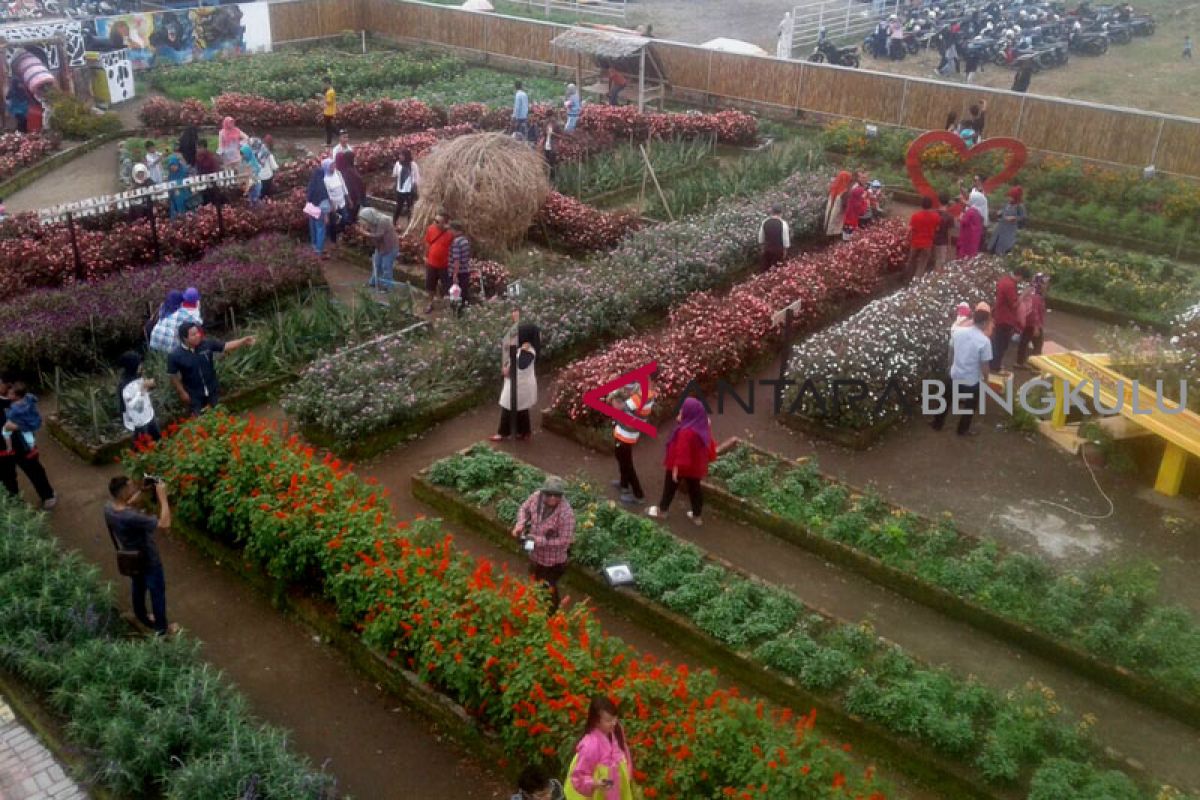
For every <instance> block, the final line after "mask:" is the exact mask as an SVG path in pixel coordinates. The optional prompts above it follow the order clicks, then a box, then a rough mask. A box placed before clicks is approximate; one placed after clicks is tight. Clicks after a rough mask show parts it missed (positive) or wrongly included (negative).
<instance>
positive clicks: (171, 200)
mask: <svg viewBox="0 0 1200 800" xmlns="http://www.w3.org/2000/svg"><path fill="white" fill-rule="evenodd" d="M166 164H167V184H168V186H170V189H169V190H168V192H167V210H168V211H169V213H170V215H171V219H175V217H178V216H179V215H180V214H184V213H186V212H187V210H188V205H189V204H190V203H191V202H192V190H191V189H189V188H188V187H186V186H184V185H183V179H184V178H186V177H187V176H188V168H187V164H185V163H184V161H183V157H182V156H181V155H180V154H179V153H171V155H169V156H167V161H166Z"/></svg>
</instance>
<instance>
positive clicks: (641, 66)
mask: <svg viewBox="0 0 1200 800" xmlns="http://www.w3.org/2000/svg"><path fill="white" fill-rule="evenodd" d="M645 110H646V45H642V49H641V52H640V55H639V56H638V113H639V114H640V113H642V112H643V111H645ZM657 182H658V181H655V183H657Z"/></svg>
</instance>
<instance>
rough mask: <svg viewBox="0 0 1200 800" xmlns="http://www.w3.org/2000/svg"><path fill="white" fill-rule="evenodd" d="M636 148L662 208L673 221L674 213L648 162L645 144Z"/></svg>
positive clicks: (652, 167)
mask: <svg viewBox="0 0 1200 800" xmlns="http://www.w3.org/2000/svg"><path fill="white" fill-rule="evenodd" d="M638 150H640V151H641V152H642V163H643V164H645V165H646V169H647V170H648V171H649V172H650V179H651V180H653V181H654V188H655V190H656V191H657V192H658V199H659V200H661V201H662V204H663V208H664V209H666V212H667V218H668V219H670V220H671V222H674V221H675V215H674V214H672V213H671V205H670V204H669V203H668V202H667V196H666V195H665V194H664V193H663V190H662V186H661V185H660V184H659V182H658V176H657V175H655V174H654V165H653V164H651V163H650V156H648V155H646V145H644V144H639V145H638Z"/></svg>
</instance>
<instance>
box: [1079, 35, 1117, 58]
mask: <svg viewBox="0 0 1200 800" xmlns="http://www.w3.org/2000/svg"><path fill="white" fill-rule="evenodd" d="M1070 50H1071V52H1072V53H1078V54H1079V55H1083V56H1102V55H1104V54H1105V53H1107V52H1108V36H1107V34H1104V33H1077V34H1075V35H1074V36H1072V37H1071V43H1070Z"/></svg>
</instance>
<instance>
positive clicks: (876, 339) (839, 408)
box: [779, 257, 1004, 445]
mask: <svg viewBox="0 0 1200 800" xmlns="http://www.w3.org/2000/svg"><path fill="white" fill-rule="evenodd" d="M1003 274H1004V266H1003V263H1002V262H1001V261H999V260H998V259H995V258H991V257H979V258H974V259H971V260H970V261H955V262H952V263H951V264H949V265H948V266H946V267H944V268H942V269H940V270H938V271H937V272H933V273H930V274H928V275H925V276H924V277H922V278H920V279H919V280H916V281H914V282H913V283H912V284H911V285H909V286H908V287H906V288H904V289H901V290H900V291H898V292H896V293H894V294H892V295H889V296H888V297H884V298H880V299H878V300H874V301H872V302H871V303H869V304H867V305H866V306H865V307H864V308H863V309H862V310H861V311H859V312H858V313H856V314H854V315H853V316H851V317H850V318H848V319H846V320H844V321H842V322H839V323H837V324H835V325H832V326H830V327H828V328H825V329H823V330H821V331H818V332H817V333H815V334H813V335H812V336H810V337H808V339H806V340H804V341H803V342H801V343H799V344H798V345H796V346H795V347H794V348H793V349H792V353H791V356H790V358H789V359H788V367H787V377H788V378H789V379H791V380H792V381H794V382H795V383H794V384H793V386H792V387H791V388H789V389H787V390H786V392H785V395H784V399H783V410H784V413H782V414H780V415H779V421H780V422H783V423H784V424H791V423H793V422H794V421H798V420H802V421H803V422H802V423H801V424H803V425H804V426H805V427H804V429H805V431H806V432H811V433H816V434H818V435H823V433H824V431H826V430H829V431H830V432H831V433H832V434H833V435H834V436H837V437H838V438H840V439H842V441H846V440H847V438H848V437H847V434H849V436H850V437H852V438H856V439H857V440H858V441H859V442H860V443H863V444H864V445H865V444H869V443H870V442H869V441H867V434H868V433H871V432H875V433H879V434H882V433H883V432H884V431H886V430H887V428H888V425H889V424H890V423H892V422H895V421H896V420H898V419H901V418H902V417H903V416H904V415H905V414H906V413H907V411H908V410H909V409H914V408H919V407H920V392H921V381H922V380H923V379H925V378H928V377H930V376H933V375H940V374H941V373H942V372H943V371H944V370H945V368H946V357H947V355H948V350H949V344H948V342H949V337H950V324H951V323H952V322H953V315H954V307H955V306H956V305H958V303H960V302H967V303H970V304H971V305H974V304H975V303H976V302H978V301H980V300H987V301H989V302H990V301H991V300H992V298H993V297H994V296H995V289H996V281H997V279H999V278H1000V276H1001V275H1003ZM880 320H888V321H889V323H888V324H883V325H881V324H880ZM847 380H849V381H861V382H863V383H864V384H865V389H864V391H865V394H864V396H863V398H862V399H861V400H856V401H854V403H838V404H836V405H835V404H833V403H832V398H833V397H834V394H833V391H832V382H833V381H847ZM826 401H830V402H829V403H828V404H827V402H826Z"/></svg>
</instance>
